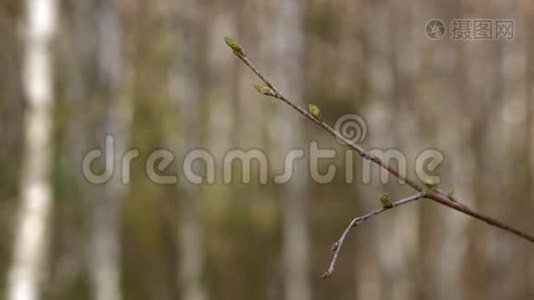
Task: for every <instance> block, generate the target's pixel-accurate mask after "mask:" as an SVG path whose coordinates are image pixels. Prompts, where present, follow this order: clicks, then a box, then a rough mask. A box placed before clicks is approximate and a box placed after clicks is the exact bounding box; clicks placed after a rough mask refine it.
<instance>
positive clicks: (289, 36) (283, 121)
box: [270, 0, 311, 300]
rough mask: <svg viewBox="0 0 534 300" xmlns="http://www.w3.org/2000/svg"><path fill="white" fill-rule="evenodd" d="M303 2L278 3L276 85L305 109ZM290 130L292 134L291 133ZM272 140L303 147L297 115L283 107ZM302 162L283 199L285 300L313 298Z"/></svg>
mask: <svg viewBox="0 0 534 300" xmlns="http://www.w3.org/2000/svg"><path fill="white" fill-rule="evenodd" d="M303 6H304V4H303V1H300V0H282V1H277V2H276V6H275V10H276V12H275V14H274V17H273V20H272V21H273V23H274V29H275V31H274V33H273V35H272V36H271V37H270V38H272V41H271V43H273V44H274V47H273V48H274V49H273V50H274V60H273V63H274V64H276V66H275V67H274V70H275V72H274V74H275V76H273V78H274V82H275V83H276V85H278V86H279V88H280V90H281V92H282V93H285V94H286V95H287V96H288V97H290V98H291V99H293V100H294V101H295V102H296V103H297V104H299V105H302V96H303V90H302V88H303V64H302V61H303V47H304V45H303V44H304V34H303V30H302V23H303V14H304V11H303ZM289 128H291V130H288V129H289ZM271 132H272V136H274V137H275V138H277V139H280V140H281V145H280V148H281V149H280V150H282V151H288V150H289V149H290V148H291V147H298V146H302V141H304V137H303V135H304V130H302V120H299V119H298V118H295V115H294V112H293V111H291V110H290V109H288V108H287V107H284V106H280V112H278V113H277V118H275V122H273V127H272V128H271ZM302 163H303V161H302V160H301V161H296V162H295V171H294V174H295V176H293V178H292V179H291V181H290V182H289V183H288V186H287V187H286V191H285V192H284V194H283V196H282V201H283V205H284V206H283V209H284V241H283V243H284V246H283V247H284V249H283V251H284V252H283V255H284V267H285V268H284V274H285V298H286V299H292V300H305V299H310V298H311V290H310V284H309V271H308V269H309V268H308V266H309V233H308V206H309V204H308V202H309V201H308V193H307V188H308V184H307V172H306V169H305V168H304V167H303V164H302Z"/></svg>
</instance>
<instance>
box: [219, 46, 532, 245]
mask: <svg viewBox="0 0 534 300" xmlns="http://www.w3.org/2000/svg"><path fill="white" fill-rule="evenodd" d="M225 40H226V38H225ZM232 43H233V44H232ZM227 44H228V46H230V48H232V50H233V53H234V54H235V55H236V56H237V57H238V58H239V59H240V60H241V61H242V62H243V63H245V65H247V66H248V67H249V68H250V69H251V70H252V72H254V74H256V75H257V76H258V77H259V78H260V79H261V80H262V81H263V82H264V83H265V85H267V86H268V87H269V90H268V92H265V93H264V94H265V95H267V96H271V97H274V98H276V99H279V100H281V101H282V102H284V103H286V104H287V105H289V106H290V107H291V108H293V109H295V110H296V111H297V112H298V113H299V114H301V115H302V116H304V117H306V118H308V120H310V121H312V122H314V123H315V124H317V125H319V126H320V127H322V128H323V129H324V130H325V131H326V132H328V133H329V134H331V135H332V136H334V137H336V138H338V140H340V141H341V142H342V143H343V144H345V145H346V146H347V147H349V148H351V149H352V150H354V151H356V152H358V154H360V156H361V157H362V158H364V159H367V160H369V161H372V162H373V163H375V164H377V165H378V166H380V167H381V168H383V169H385V170H387V171H388V172H389V173H390V174H392V175H393V176H395V177H397V178H399V179H401V181H403V182H405V183H406V184H408V185H409V186H410V187H412V188H413V189H414V190H416V191H417V192H419V193H424V195H425V198H428V199H430V200H432V201H434V202H437V203H439V204H441V205H444V206H447V207H449V208H452V209H454V210H456V211H459V212H462V213H464V214H466V215H469V216H471V217H473V218H475V219H479V220H481V221H484V222H486V223H488V224H489V225H491V226H494V227H497V228H500V229H502V230H505V231H508V232H509V233H512V234H514V235H516V236H518V237H521V238H523V239H525V240H527V241H529V242H532V243H534V236H532V235H530V234H528V233H526V232H524V231H521V230H519V229H516V228H513V227H511V226H509V225H507V224H505V223H502V222H501V221H499V220H496V219H494V218H492V217H489V216H486V215H483V214H481V213H479V212H476V211H474V210H472V209H470V208H469V207H467V206H466V205H464V204H462V203H460V202H459V201H457V200H456V199H455V198H454V197H452V195H448V194H447V193H445V192H444V191H441V190H439V189H438V188H436V187H431V186H423V185H421V184H419V183H417V182H416V181H415V180H412V179H410V178H408V177H407V176H406V175H404V174H401V173H400V172H399V170H398V169H397V168H395V167H394V166H392V165H389V164H388V163H385V162H383V161H382V160H381V159H380V158H379V157H377V156H374V155H372V154H370V153H369V152H368V151H367V150H365V149H364V148H363V147H361V146H359V145H357V144H355V143H354V142H351V141H350V140H348V139H347V138H345V137H344V136H343V135H341V134H340V133H339V132H337V131H336V130H335V129H333V128H332V127H331V126H330V125H328V124H326V123H325V122H323V121H322V120H320V118H316V117H314V116H313V115H311V114H310V113H309V112H307V111H306V110H304V109H303V108H301V107H300V106H298V105H296V104H295V103H294V102H293V101H291V100H290V99H289V98H287V97H285V96H284V95H282V93H281V92H280V91H278V89H277V88H276V87H275V86H274V85H273V84H272V83H271V82H270V81H269V80H268V79H267V78H266V77H265V76H264V75H263V74H262V73H261V72H260V71H259V70H258V68H256V67H255V66H254V65H253V64H252V62H250V60H249V59H248V58H247V57H246V55H245V52H244V51H243V49H242V48H241V46H239V45H238V44H237V43H235V41H233V40H231V43H230V44H229V43H228V41H227ZM260 92H262V93H263V91H262V90H260Z"/></svg>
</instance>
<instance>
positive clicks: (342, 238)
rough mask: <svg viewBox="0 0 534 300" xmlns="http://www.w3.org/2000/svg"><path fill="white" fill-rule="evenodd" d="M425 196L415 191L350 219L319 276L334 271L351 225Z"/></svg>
mask: <svg viewBox="0 0 534 300" xmlns="http://www.w3.org/2000/svg"><path fill="white" fill-rule="evenodd" d="M424 197H425V193H423V192H421V193H417V194H415V195H412V196H410V197H406V198H404V199H400V200H397V201H395V202H392V203H391V206H389V207H381V208H379V209H376V210H373V211H371V212H369V213H367V214H365V215H363V216H360V217H356V218H354V219H353V220H352V222H350V224H349V226H347V228H346V229H345V231H343V234H342V235H341V236H340V237H339V239H338V240H337V241H336V242H335V243H334V244H333V245H332V251H334V255H333V256H332V260H331V261H330V266H329V267H328V270H327V271H326V272H324V273H323V275H321V278H323V279H324V278H327V277H330V275H332V273H334V268H335V266H336V260H337V256H338V255H339V251H340V250H341V247H342V246H343V243H344V242H345V239H346V237H347V234H348V233H349V232H350V230H351V229H352V228H353V227H356V226H358V225H360V224H362V223H363V222H365V221H367V220H368V219H370V218H372V217H374V216H377V215H379V214H381V213H383V212H385V211H386V210H390V209H392V208H394V207H397V206H401V205H403V204H406V203H410V202H412V201H415V200H419V199H421V198H424Z"/></svg>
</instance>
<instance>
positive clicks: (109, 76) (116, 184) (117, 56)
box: [90, 0, 132, 300]
mask: <svg viewBox="0 0 534 300" xmlns="http://www.w3.org/2000/svg"><path fill="white" fill-rule="evenodd" d="M97 13H98V16H97V18H98V21H99V22H98V24H99V28H98V35H99V41H98V51H97V53H98V62H99V64H98V94H99V95H100V98H99V100H100V101H102V103H109V105H108V106H107V110H106V112H105V113H106V114H105V115H103V116H101V118H102V120H103V122H102V123H103V124H105V125H104V126H103V127H102V130H101V131H100V132H98V136H99V137H100V138H101V139H102V140H104V139H105V138H104V137H105V136H106V135H107V134H111V135H112V136H113V139H114V144H113V146H114V148H113V152H114V153H113V155H114V164H115V165H114V168H115V174H114V176H113V177H112V178H111V179H110V181H109V182H107V183H106V185H105V186H102V187H95V189H94V190H93V192H94V194H95V196H96V197H95V199H93V201H94V203H95V207H94V214H93V225H92V231H93V233H92V240H91V242H92V244H91V265H90V271H91V281H92V286H93V295H94V298H95V299H97V300H117V299H121V298H122V296H121V290H120V261H121V259H120V215H121V207H122V202H123V201H122V200H123V198H124V196H125V194H126V192H127V189H126V185H123V184H122V183H121V179H120V178H121V173H120V170H121V166H120V162H121V158H122V155H123V154H124V153H125V151H126V146H127V140H128V136H129V130H130V123H131V111H132V104H131V101H130V99H129V98H128V96H127V95H125V94H124V91H123V82H124V81H125V76H124V75H125V73H126V72H124V66H123V61H122V30H121V27H120V21H119V15H118V12H117V8H116V7H115V6H114V3H113V1H112V0H105V1H101V3H100V5H99V7H98V10H97ZM102 149H105V146H102ZM100 188H103V189H102V190H100Z"/></svg>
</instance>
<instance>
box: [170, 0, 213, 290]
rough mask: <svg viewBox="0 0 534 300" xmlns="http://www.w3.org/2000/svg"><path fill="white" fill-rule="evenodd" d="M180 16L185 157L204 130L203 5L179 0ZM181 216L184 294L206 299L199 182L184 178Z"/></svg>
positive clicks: (179, 84) (178, 99)
mask: <svg viewBox="0 0 534 300" xmlns="http://www.w3.org/2000/svg"><path fill="white" fill-rule="evenodd" d="M178 2H179V4H178V5H177V18H178V20H180V22H179V25H180V27H178V28H177V32H176V34H177V35H178V45H177V46H178V47H179V49H180V51H179V52H178V58H177V59H178V62H177V66H176V70H175V74H174V77H175V83H176V87H175V89H176V92H177V94H176V95H175V98H176V99H175V100H176V104H177V109H178V111H179V120H180V121H179V123H178V124H177V125H178V126H179V130H178V132H179V134H180V136H179V137H178V139H176V140H177V141H178V143H179V145H178V152H179V154H180V155H181V157H182V158H183V155H185V154H186V152H187V150H188V149H189V148H191V149H192V148H194V147H197V146H198V142H199V133H200V125H201V124H200V118H199V117H198V114H199V113H200V110H199V107H200V78H199V76H200V70H198V69H199V59H198V57H199V56H198V55H199V51H200V47H199V44H198V42H199V28H200V24H199V23H200V21H199V18H200V13H199V9H200V8H199V7H198V6H199V5H198V2H197V1H195V0H184V1H178ZM179 187H180V198H181V199H180V201H181V203H180V204H181V206H180V207H181V209H182V211H181V218H180V224H179V241H180V265H179V270H180V279H179V280H180V281H179V283H178V284H179V286H180V288H181V295H182V298H183V299H185V300H202V299H205V298H206V291H205V288H204V286H203V284H202V280H201V279H202V268H203V265H204V253H203V244H202V238H203V234H202V224H201V217H200V197H199V191H198V186H195V185H193V184H192V183H189V182H185V179H184V180H181V181H180V182H179Z"/></svg>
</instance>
